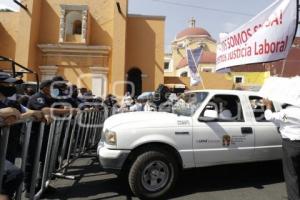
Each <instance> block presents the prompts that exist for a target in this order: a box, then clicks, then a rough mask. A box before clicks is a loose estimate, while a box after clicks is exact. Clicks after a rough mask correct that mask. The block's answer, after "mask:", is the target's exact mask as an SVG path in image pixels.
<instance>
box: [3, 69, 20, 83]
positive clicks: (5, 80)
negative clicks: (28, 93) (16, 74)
mask: <svg viewBox="0 0 300 200" xmlns="http://www.w3.org/2000/svg"><path fill="white" fill-rule="evenodd" d="M16 82H17V79H15V78H13V77H11V75H9V74H8V73H5V72H0V83H16Z"/></svg>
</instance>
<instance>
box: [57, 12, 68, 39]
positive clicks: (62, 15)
mask: <svg viewBox="0 0 300 200" xmlns="http://www.w3.org/2000/svg"><path fill="white" fill-rule="evenodd" d="M65 15H66V10H65V9H64V8H61V10H60V24H59V40H58V42H59V43H62V42H64V40H65V27H66V25H65Z"/></svg>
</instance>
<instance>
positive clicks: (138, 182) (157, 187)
mask: <svg viewBox="0 0 300 200" xmlns="http://www.w3.org/2000/svg"><path fill="white" fill-rule="evenodd" d="M177 176H178V164H177V163H176V161H175V159H174V158H173V156H171V155H168V153H166V152H160V151H148V152H145V153H142V154H141V155H139V156H138V157H137V159H136V160H135V161H134V163H133V164H132V167H131V169H130V171H129V176H128V181H129V186H130V188H131V190H132V192H133V194H135V195H136V196H137V197H139V198H141V199H155V198H161V197H163V196H165V195H166V194H167V193H168V192H169V191H170V190H171V189H172V188H173V187H174V185H175V182H176V179H177Z"/></svg>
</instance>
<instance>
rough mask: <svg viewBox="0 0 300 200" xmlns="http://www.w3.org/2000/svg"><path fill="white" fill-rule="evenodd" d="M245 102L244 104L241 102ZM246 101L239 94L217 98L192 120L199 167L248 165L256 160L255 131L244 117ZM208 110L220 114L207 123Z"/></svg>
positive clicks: (195, 151) (195, 153)
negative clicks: (235, 163) (245, 163)
mask: <svg viewBox="0 0 300 200" xmlns="http://www.w3.org/2000/svg"><path fill="white" fill-rule="evenodd" d="M241 100H242V101H241ZM243 101H245V99H241V98H240V96H238V95H215V96H213V97H212V98H211V99H210V100H209V102H208V104H207V105H206V106H205V108H204V109H203V111H202V112H201V113H200V116H199V117H194V119H193V120H194V121H193V136H194V138H193V148H194V156H195V162H196V166H198V167H199V166H209V165H216V164H223V163H234V162H245V161H250V160H252V159H253V153H254V149H253V148H254V130H253V128H252V126H251V125H252V124H251V121H249V119H247V117H246V118H245V113H246V112H245V109H247V108H245V107H244V106H242V105H244V103H245V102H243ZM206 110H214V111H217V118H215V119H213V120H212V121H211V120H208V119H207V118H205V117H204V113H205V111H206Z"/></svg>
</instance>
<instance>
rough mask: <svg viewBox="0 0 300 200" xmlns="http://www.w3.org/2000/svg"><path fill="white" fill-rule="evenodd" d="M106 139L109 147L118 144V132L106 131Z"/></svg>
mask: <svg viewBox="0 0 300 200" xmlns="http://www.w3.org/2000/svg"><path fill="white" fill-rule="evenodd" d="M104 138H105V142H106V143H107V144H109V145H116V144H117V134H116V132H113V131H109V130H106V131H105V136H104Z"/></svg>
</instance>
